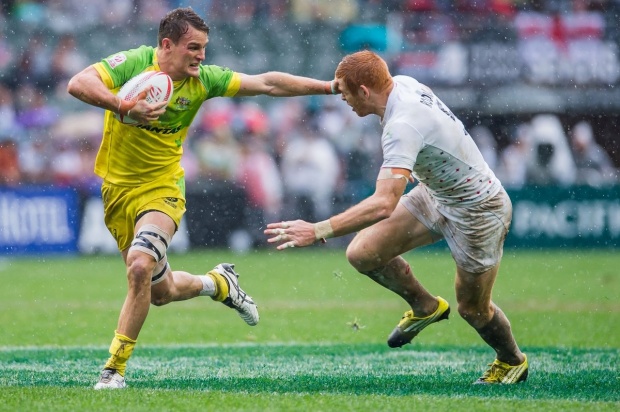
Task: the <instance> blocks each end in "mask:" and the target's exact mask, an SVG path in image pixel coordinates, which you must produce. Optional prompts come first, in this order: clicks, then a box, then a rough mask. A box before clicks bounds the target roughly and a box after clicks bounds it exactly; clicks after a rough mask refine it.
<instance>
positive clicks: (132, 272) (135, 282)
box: [127, 255, 155, 292]
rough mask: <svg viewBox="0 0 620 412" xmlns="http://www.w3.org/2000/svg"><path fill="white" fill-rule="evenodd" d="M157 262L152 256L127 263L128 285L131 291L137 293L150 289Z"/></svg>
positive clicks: (137, 258)
mask: <svg viewBox="0 0 620 412" xmlns="http://www.w3.org/2000/svg"><path fill="white" fill-rule="evenodd" d="M154 267H155V261H154V260H153V258H151V257H150V256H146V255H145V256H142V257H136V258H133V259H131V258H130V259H128V261H127V283H128V286H129V290H134V291H136V292H138V291H143V290H146V289H148V288H149V287H150V284H151V276H152V274H153V268H154Z"/></svg>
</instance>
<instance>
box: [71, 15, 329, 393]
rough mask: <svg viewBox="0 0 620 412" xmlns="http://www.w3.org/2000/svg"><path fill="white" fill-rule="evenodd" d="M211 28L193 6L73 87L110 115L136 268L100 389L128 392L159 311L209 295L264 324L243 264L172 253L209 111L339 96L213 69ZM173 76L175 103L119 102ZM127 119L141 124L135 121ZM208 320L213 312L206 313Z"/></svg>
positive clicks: (302, 82) (309, 85) (108, 154)
mask: <svg viewBox="0 0 620 412" xmlns="http://www.w3.org/2000/svg"><path fill="white" fill-rule="evenodd" d="M208 34H209V26H207V24H206V23H205V22H204V20H203V19H202V18H201V17H200V16H198V15H197V14H196V13H195V12H194V11H193V10H192V9H191V8H178V9H175V10H172V11H170V12H169V13H168V14H167V15H166V16H164V18H163V19H162V20H161V22H160V25H159V31H158V39H157V47H152V46H146V45H145V46H140V47H138V48H136V49H132V50H126V51H121V52H118V53H115V54H113V55H111V56H109V57H107V58H105V59H103V60H101V61H100V62H98V63H95V64H93V65H91V66H88V67H87V68H85V69H84V70H82V71H81V72H80V73H78V74H76V75H75V76H74V77H73V78H72V79H71V80H70V82H69V84H68V87H67V91H68V92H69V93H70V94H71V95H73V96H75V97H76V98H78V99H80V100H82V101H83V102H85V103H88V104H90V105H93V106H97V107H100V108H103V109H106V114H105V120H104V127H103V140H102V143H101V147H100V149H99V152H98V154H97V159H96V163H95V173H96V174H97V175H98V176H100V177H101V178H102V179H103V183H102V186H101V193H102V198H103V204H104V218H105V223H106V226H107V227H108V229H109V231H110V233H112V235H113V236H114V238H115V239H116V242H117V244H118V249H119V251H120V253H121V256H122V258H123V260H124V262H125V265H126V269H127V285H128V290H127V296H126V298H125V303H124V304H123V307H122V309H121V312H120V315H119V319H118V324H117V327H116V330H115V332H114V337H113V339H112V343H111V345H110V349H109V352H110V357H109V358H108V361H107V362H106V363H105V365H104V367H103V371H102V373H101V376H100V378H99V382H97V384H96V385H95V389H121V388H125V386H126V383H125V370H126V367H127V361H128V360H129V358H130V356H131V355H132V353H133V350H134V347H135V345H136V341H137V339H138V335H139V333H140V330H141V329H142V326H143V324H144V322H145V321H146V317H147V314H148V312H149V308H150V305H151V304H153V305H156V306H161V305H165V304H168V303H170V302H174V301H180V300H185V299H191V298H194V297H197V296H209V297H211V298H212V299H213V300H215V301H218V302H222V303H224V304H225V305H227V306H229V307H231V308H232V309H234V310H236V311H237V312H238V313H239V315H240V316H241V318H242V319H243V320H244V321H245V322H246V323H247V324H248V325H251V326H254V325H256V324H257V323H258V321H259V315H258V309H257V306H256V304H255V302H254V300H253V299H252V298H251V297H250V296H249V295H248V294H247V293H246V292H245V291H244V290H243V289H241V288H240V286H239V282H238V279H237V278H238V274H237V273H236V272H235V270H234V265H232V264H227V263H222V264H218V265H216V266H215V267H214V268H213V269H212V270H210V271H208V272H207V273H206V274H205V275H198V276H195V275H192V274H190V273H187V272H184V271H180V270H174V271H173V270H172V269H171V267H170V264H169V263H168V259H167V253H166V251H167V248H168V245H169V244H170V241H171V239H172V237H173V235H174V234H175V232H176V231H177V229H178V228H179V224H180V222H181V218H182V217H183V214H184V213H185V173H184V170H183V168H182V167H181V156H182V155H183V142H184V141H185V138H186V137H187V132H188V129H189V126H190V125H191V123H192V121H193V120H194V118H195V116H196V114H197V113H198V110H199V109H200V107H201V105H202V104H203V103H204V102H205V101H206V100H208V99H211V98H214V97H233V96H254V95H259V94H264V95H269V96H300V95H312V94H324V93H325V94H332V93H334V92H335V90H336V89H335V88H334V85H335V82H334V81H327V82H326V81H320V80H315V79H311V78H306V77H300V76H293V75H291V74H287V73H282V72H267V73H262V74H256V75H247V74H242V73H238V72H234V71H233V70H231V69H228V68H225V67H220V66H216V65H205V64H202V61H203V60H204V59H205V48H206V47H207V43H208V42H209V36H208ZM147 71H163V72H165V73H167V74H168V75H169V76H170V78H171V79H172V81H173V84H174V92H173V94H172V98H171V100H170V103H169V104H167V105H166V103H148V102H147V100H146V99H145V98H144V97H145V95H146V92H145V93H144V94H142V95H140V96H139V98H136V99H134V100H131V101H127V100H122V99H120V98H119V97H118V96H117V92H118V90H119V89H120V88H121V87H122V86H123V84H125V83H126V82H127V81H129V80H130V79H132V78H133V77H134V76H137V75H138V74H140V73H144V72H147ZM115 113H116V114H121V115H123V116H127V117H130V118H132V119H133V120H135V121H137V122H138V124H137V125H127V124H124V123H122V122H120V121H119V120H117V119H116V117H115V116H114V114H115ZM205 316H208V315H205Z"/></svg>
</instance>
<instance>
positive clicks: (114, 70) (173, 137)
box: [93, 46, 241, 186]
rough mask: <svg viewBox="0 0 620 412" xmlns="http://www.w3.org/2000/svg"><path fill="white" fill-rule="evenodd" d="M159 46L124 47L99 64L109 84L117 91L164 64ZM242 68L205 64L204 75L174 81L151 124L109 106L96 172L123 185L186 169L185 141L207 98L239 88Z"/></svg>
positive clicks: (202, 72)
mask: <svg viewBox="0 0 620 412" xmlns="http://www.w3.org/2000/svg"><path fill="white" fill-rule="evenodd" d="M155 50H156V49H155V48H154V47H150V46H141V47H139V48H137V49H132V50H128V51H123V52H119V53H116V54H113V55H112V56H109V57H107V58H105V59H103V60H102V61H101V62H98V63H96V64H94V65H93V66H94V68H95V69H96V70H97V71H98V72H99V75H100V76H101V78H102V79H103V81H104V83H105V84H106V86H107V87H108V88H109V89H110V90H112V91H113V92H114V93H118V91H119V90H120V88H121V86H122V85H123V84H125V83H126V82H127V81H129V79H131V78H132V77H134V76H136V75H138V74H140V73H142V72H146V71H154V70H161V69H160V68H159V64H158V63H157V55H156V53H155ZM240 85H241V78H240V76H239V74H238V73H235V72H233V71H232V70H230V69H227V68H224V67H220V66H214V65H201V66H200V76H199V77H198V78H196V77H188V78H187V79H185V80H181V81H176V82H174V92H173V94H172V98H171V99H170V103H169V104H168V106H167V107H166V112H165V113H164V114H163V115H162V116H160V117H159V120H158V121H156V122H151V123H150V124H148V125H126V124H123V123H121V122H120V121H119V120H117V119H116V117H115V116H114V113H112V112H110V111H106V113H105V117H104V126H103V139H102V141H101V146H100V147H99V152H98V153H97V160H96V162H95V173H96V174H97V175H98V176H100V177H101V178H103V179H105V180H107V181H109V182H111V183H114V184H118V185H123V186H138V185H140V184H143V183H144V182H149V181H152V180H154V179H157V178H159V177H161V176H165V175H169V174H172V173H175V172H177V171H178V170H179V169H181V156H182V155H183V142H184V141H185V138H186V137H187V131H188V128H189V126H190V125H191V123H192V121H193V120H194V117H195V116H196V113H198V110H199V109H200V106H201V105H202V103H203V102H204V101H205V100H207V99H211V98H213V97H220V96H225V97H230V96H234V95H235V94H237V92H238V91H239V87H240Z"/></svg>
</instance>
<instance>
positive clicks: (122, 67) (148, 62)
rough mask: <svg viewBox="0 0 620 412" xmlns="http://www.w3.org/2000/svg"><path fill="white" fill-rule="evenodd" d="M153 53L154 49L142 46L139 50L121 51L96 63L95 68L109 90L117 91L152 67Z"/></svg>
mask: <svg viewBox="0 0 620 412" xmlns="http://www.w3.org/2000/svg"><path fill="white" fill-rule="evenodd" d="M153 53H154V49H153V48H152V47H150V46H141V47H139V48H137V49H131V50H127V51H121V52H118V53H115V54H113V55H111V56H108V57H106V58H104V59H103V60H101V61H100V62H98V63H95V64H94V65H93V67H94V68H95V70H97V72H99V75H100V76H101V78H102V79H103V82H104V83H105V85H106V86H108V88H110V89H116V88H119V87H121V86H122V85H123V84H125V83H126V82H127V81H129V79H131V78H132V77H134V76H136V75H138V74H140V73H142V72H143V71H144V70H145V69H146V68H148V67H149V66H152V64H153V63H152V62H153Z"/></svg>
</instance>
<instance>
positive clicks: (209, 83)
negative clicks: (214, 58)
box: [200, 65, 241, 99]
mask: <svg viewBox="0 0 620 412" xmlns="http://www.w3.org/2000/svg"><path fill="white" fill-rule="evenodd" d="M200 80H201V81H202V83H203V84H204V85H205V88H206V89H207V99H211V98H213V97H232V96H234V95H236V94H237V92H238V91H239V88H240V87H241V76H240V75H239V73H236V72H234V71H232V70H230V69H228V68H226V67H220V66H215V65H203V66H200Z"/></svg>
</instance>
